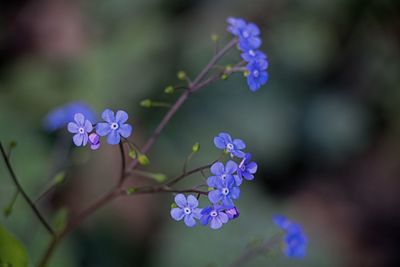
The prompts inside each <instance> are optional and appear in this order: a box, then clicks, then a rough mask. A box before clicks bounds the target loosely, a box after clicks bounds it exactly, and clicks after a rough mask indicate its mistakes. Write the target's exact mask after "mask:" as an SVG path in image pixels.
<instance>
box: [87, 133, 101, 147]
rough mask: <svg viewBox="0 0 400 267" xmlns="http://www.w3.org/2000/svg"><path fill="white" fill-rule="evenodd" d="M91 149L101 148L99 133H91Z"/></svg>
mask: <svg viewBox="0 0 400 267" xmlns="http://www.w3.org/2000/svg"><path fill="white" fill-rule="evenodd" d="M89 142H90V148H91V149H92V150H97V149H99V147H100V136H99V135H98V134H97V133H91V134H90V135H89Z"/></svg>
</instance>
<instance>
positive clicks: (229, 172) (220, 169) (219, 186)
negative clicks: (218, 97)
mask: <svg viewBox="0 0 400 267" xmlns="http://www.w3.org/2000/svg"><path fill="white" fill-rule="evenodd" d="M214 144H215V146H216V147H217V148H219V149H223V150H224V152H225V153H228V154H230V155H231V157H232V158H238V159H240V162H239V164H238V163H236V162H235V161H233V160H228V161H227V162H226V163H225V164H224V163H222V162H220V161H217V162H215V163H214V164H212V165H211V167H210V172H211V176H209V177H208V178H207V185H208V186H209V192H208V200H209V201H210V206H208V207H206V208H204V209H200V210H199V209H198V208H197V206H198V204H199V203H198V201H197V199H196V198H195V197H194V196H192V195H189V196H188V197H187V199H186V198H185V196H184V195H183V194H178V195H177V196H176V197H175V202H176V205H177V207H176V208H172V210H171V216H172V218H173V219H174V220H177V221H180V220H182V219H183V218H185V219H184V222H185V224H186V225H187V226H189V227H192V226H194V225H196V222H195V220H194V219H200V222H201V224H203V225H209V226H210V227H211V228H212V229H219V228H221V227H222V225H223V224H225V223H227V222H228V221H230V220H233V219H235V218H237V217H238V216H239V210H238V209H237V208H236V206H235V203H234V201H236V200H237V199H238V198H239V196H240V188H239V187H240V185H241V184H242V181H243V178H244V179H245V180H253V179H254V174H255V173H256V171H257V164H256V163H255V162H252V161H251V154H249V153H247V154H246V153H244V152H243V151H242V149H244V148H245V147H246V145H245V143H244V142H243V141H242V140H240V139H232V138H231V136H230V135H229V134H227V133H220V134H219V135H218V136H216V137H215V138H214ZM187 217H188V218H187Z"/></svg>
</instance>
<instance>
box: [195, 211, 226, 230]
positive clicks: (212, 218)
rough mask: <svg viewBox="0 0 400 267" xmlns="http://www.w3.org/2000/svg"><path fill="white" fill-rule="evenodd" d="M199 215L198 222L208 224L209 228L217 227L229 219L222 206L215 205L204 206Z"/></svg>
mask: <svg viewBox="0 0 400 267" xmlns="http://www.w3.org/2000/svg"><path fill="white" fill-rule="evenodd" d="M201 215H202V216H201V218H200V222H201V223H202V224H203V225H208V224H210V227H211V229H219V228H221V227H222V225H223V224H224V223H227V222H228V221H229V217H228V215H226V213H225V212H223V211H222V207H220V206H216V205H214V206H212V207H207V208H204V209H203V210H202V212H201Z"/></svg>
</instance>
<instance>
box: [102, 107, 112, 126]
mask: <svg viewBox="0 0 400 267" xmlns="http://www.w3.org/2000/svg"><path fill="white" fill-rule="evenodd" d="M101 117H102V118H103V120H105V121H106V122H109V123H112V122H115V117H114V112H113V111H112V110H111V109H105V110H104V111H103V113H102V114H101Z"/></svg>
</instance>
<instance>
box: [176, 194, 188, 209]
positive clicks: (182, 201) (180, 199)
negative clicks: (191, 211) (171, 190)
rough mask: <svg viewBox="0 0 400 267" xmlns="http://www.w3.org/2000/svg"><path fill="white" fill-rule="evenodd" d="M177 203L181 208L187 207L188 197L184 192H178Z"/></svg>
mask: <svg viewBox="0 0 400 267" xmlns="http://www.w3.org/2000/svg"><path fill="white" fill-rule="evenodd" d="M175 203H176V205H178V207H180V208H185V207H186V206H187V201H186V197H185V195H184V194H177V195H176V196H175Z"/></svg>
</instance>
